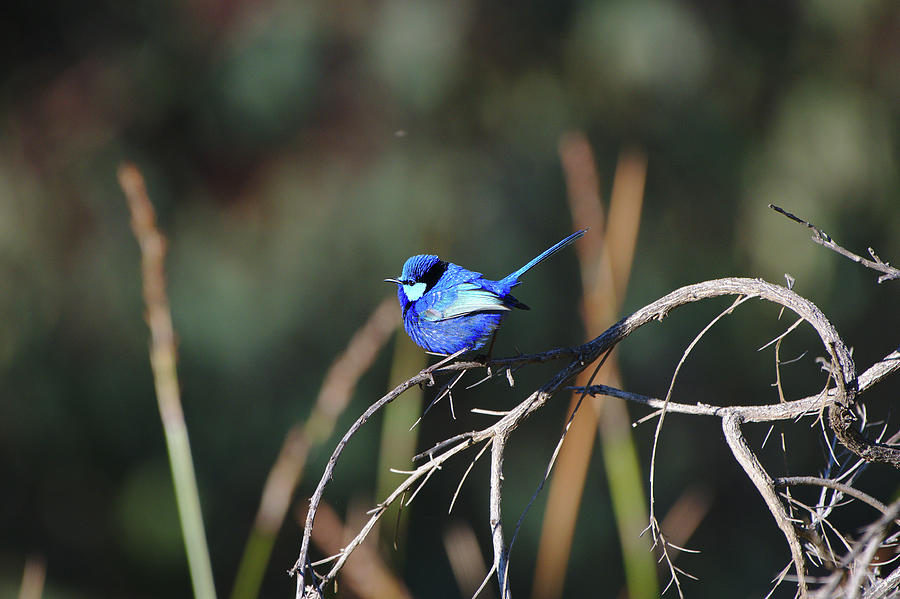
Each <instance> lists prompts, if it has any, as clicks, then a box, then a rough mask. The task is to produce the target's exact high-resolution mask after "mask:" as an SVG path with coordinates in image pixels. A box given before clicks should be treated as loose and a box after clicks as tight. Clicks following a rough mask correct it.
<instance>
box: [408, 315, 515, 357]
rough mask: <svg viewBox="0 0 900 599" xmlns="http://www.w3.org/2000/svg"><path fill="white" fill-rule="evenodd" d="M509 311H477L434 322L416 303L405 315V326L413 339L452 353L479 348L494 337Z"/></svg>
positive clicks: (424, 344)
mask: <svg viewBox="0 0 900 599" xmlns="http://www.w3.org/2000/svg"><path fill="white" fill-rule="evenodd" d="M504 314H505V312H499V311H498V312H477V313H475V314H467V315H465V316H457V317H456V318H450V319H448V320H440V321H430V320H428V319H426V318H424V317H422V315H421V314H420V313H419V311H418V310H417V309H416V306H415V305H414V304H410V307H409V309H407V310H406V313H405V314H404V316H403V328H405V329H406V333H407V334H408V335H409V336H410V337H411V338H412V340H413V341H414V342H415V343H416V344H417V345H419V346H421V347H423V348H425V349H426V350H427V351H430V352H433V353H436V354H452V353H455V352H458V351H459V350H461V349H478V348H480V347H484V345H485V344H486V343H487V342H488V341H489V340H490V339H491V337H492V336H493V334H494V331H496V330H497V327H499V326H500V322H501V321H502V320H503V316H504Z"/></svg>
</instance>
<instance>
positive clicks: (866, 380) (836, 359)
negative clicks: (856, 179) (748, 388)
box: [291, 278, 900, 599]
mask: <svg viewBox="0 0 900 599" xmlns="http://www.w3.org/2000/svg"><path fill="white" fill-rule="evenodd" d="M725 295H732V296H738V297H739V298H759V299H762V300H765V301H768V302H772V303H774V304H777V305H780V306H783V307H785V308H787V309H789V310H791V311H793V312H795V313H796V314H797V315H798V316H799V317H800V318H801V319H803V320H805V321H807V322H808V323H810V325H811V326H812V327H813V328H814V329H815V330H816V332H817V333H818V335H819V337H820V339H821V341H822V343H823V346H824V347H825V350H826V352H827V353H828V355H829V361H830V366H829V368H828V371H829V381H830V384H829V385H827V386H826V388H825V389H824V390H823V391H822V392H821V393H818V394H816V395H814V396H810V397H806V398H803V399H798V400H793V401H783V402H779V403H778V404H772V405H754V406H715V405H710V404H702V403H698V404H695V405H687V404H680V403H677V402H672V401H670V398H669V397H667V398H666V400H657V399H653V398H649V397H644V396H640V395H637V394H633V393H628V392H625V391H621V390H618V389H612V388H609V387H604V386H599V385H598V386H589V387H585V388H582V389H580V390H582V391H583V392H585V393H588V394H591V395H607V396H612V397H619V398H622V399H626V400H629V401H635V402H638V403H643V404H645V405H648V406H650V407H652V408H655V409H656V410H657V412H655V413H654V415H656V416H659V417H660V418H662V417H663V415H664V414H665V413H666V412H680V413H684V414H694V415H706V416H716V417H719V418H721V419H722V427H723V431H724V432H725V435H726V440H727V442H728V445H729V447H730V449H731V451H732V453H733V454H734V456H735V459H736V460H737V461H738V463H739V464H740V465H741V466H742V468H743V469H744V471H745V472H746V473H747V475H748V477H749V478H750V480H751V481H752V482H753V484H754V485H755V486H756V488H757V490H758V492H759V493H760V495H761V496H762V498H763V500H764V502H765V503H766V505H767V507H768V508H769V511H770V512H771V513H772V515H773V517H774V518H775V521H776V524H777V525H778V527H779V528H780V529H781V530H782V532H783V534H784V536H785V538H786V540H787V542H788V546H789V548H790V553H791V556H792V562H793V567H794V570H795V572H796V575H797V580H798V587H799V592H800V594H801V596H803V597H808V596H809V590H808V587H809V582H808V581H807V576H806V564H805V558H804V550H803V543H802V541H801V536H800V535H798V533H797V530H796V523H795V521H794V519H793V518H791V516H790V514H789V511H788V509H789V508H788V507H785V504H784V503H783V502H782V500H781V499H780V498H779V496H778V494H777V492H776V481H775V480H773V478H772V477H771V476H770V475H769V474H768V473H767V472H766V470H765V469H764V468H763V466H762V465H761V464H760V462H759V460H758V459H757V457H756V456H755V454H754V453H753V450H752V449H751V448H750V447H749V445H748V444H747V442H746V440H745V439H744V437H743V435H742V432H741V425H742V424H743V423H746V422H771V421H777V420H788V419H792V418H797V417H800V416H803V415H806V414H819V413H821V411H823V410H826V409H827V410H828V413H829V418H828V424H829V425H830V427H831V430H832V431H833V432H834V435H835V438H836V439H837V440H838V441H839V442H840V443H841V444H842V445H843V446H844V447H846V448H847V449H848V450H849V451H851V452H852V453H854V454H856V455H857V456H859V458H861V460H864V461H866V462H872V463H884V464H889V465H891V466H893V467H895V468H898V467H900V449H898V448H896V447H893V446H891V445H889V444H884V443H881V442H879V441H878V440H870V439H868V438H867V437H866V436H865V434H864V433H863V432H862V427H861V426H860V421H861V416H860V414H861V406H860V404H859V402H858V398H859V395H860V394H861V393H862V392H864V391H865V390H867V389H869V388H871V386H873V385H874V384H876V383H877V382H879V381H880V380H883V379H884V378H885V377H887V376H888V375H890V374H891V373H893V372H896V371H897V370H898V369H900V352H898V351H894V352H891V353H890V354H888V356H886V357H885V358H884V359H883V360H881V361H879V362H878V363H877V364H876V365H874V366H872V367H871V368H869V369H868V370H867V371H866V372H865V373H864V374H863V375H862V376H860V377H857V373H856V367H855V365H854V362H853V358H852V356H851V353H850V351H849V349H848V348H847V346H846V344H845V343H844V342H843V340H842V339H841V338H840V336H839V335H838V333H837V331H836V330H835V328H834V327H833V326H832V324H831V323H830V322H829V321H828V319H827V318H826V317H825V316H824V315H823V314H822V312H821V311H820V310H819V309H818V308H817V307H816V306H815V305H814V304H813V303H812V302H810V301H809V300H807V299H805V298H803V297H801V296H799V295H797V294H796V293H795V292H793V291H791V290H790V289H787V288H785V287H782V286H779V285H774V284H771V283H767V282H765V281H762V280H759V279H748V278H724V279H717V280H712V281H705V282H703V283H697V284H695V285H688V286H686V287H682V288H680V289H678V290H676V291H673V292H672V293H669V294H668V295H666V296H664V297H662V298H660V299H658V300H656V301H655V302H653V303H651V304H649V305H647V306H645V307H643V308H641V309H640V310H638V311H636V312H634V313H633V314H631V315H630V316H628V317H626V318H623V319H622V320H620V321H619V322H617V323H616V324H614V325H613V326H611V327H610V328H609V329H607V330H606V331H605V332H604V333H603V334H602V335H600V336H599V337H597V338H595V339H593V340H592V341H590V342H588V343H585V344H583V345H579V346H574V347H569V348H561V349H555V350H552V351H548V352H543V353H539V354H531V355H521V356H515V357H510V358H504V359H498V360H491V361H490V362H489V363H488V364H485V363H483V362H479V361H471V360H468V361H467V360H456V361H454V360H455V359H456V358H458V357H459V356H451V357H450V358H448V359H447V360H443V361H441V362H439V363H438V364H435V365H434V366H432V367H430V368H427V369H425V370H423V371H421V372H420V373H418V374H417V375H416V376H414V377H412V378H410V379H409V380H407V381H405V382H404V383H402V384H400V385H398V386H397V387H396V388H394V389H393V390H392V391H390V392H389V393H388V394H386V395H385V396H384V397H382V398H381V399H379V400H378V401H376V402H375V403H374V404H372V406H370V407H369V408H368V409H367V410H366V411H365V412H364V413H363V414H362V415H361V416H360V417H359V419H357V421H356V422H355V423H354V424H353V426H351V428H350V430H349V431H348V432H347V433H346V434H345V435H344V437H343V438H342V439H341V440H340V442H339V443H338V445H337V447H336V448H335V450H334V453H333V454H332V456H331V458H330V459H329V461H328V464H327V466H326V468H325V472H324V474H323V476H322V478H321V480H320V481H319V484H318V485H317V487H316V489H315V492H314V493H313V495H312V498H311V500H310V506H309V510H308V512H307V518H306V524H305V527H304V534H303V540H302V543H301V549H300V555H299V557H298V559H297V562H296V564H295V565H294V567H293V568H292V570H291V573H292V574H294V575H296V577H297V587H296V597H297V599H302V598H304V597H306V598H310V599H311V598H313V597H321V596H322V595H323V591H322V589H323V587H324V585H325V584H327V583H328V582H329V581H331V580H333V579H334V578H335V577H336V576H337V573H338V572H339V570H340V568H341V566H342V565H343V564H344V562H345V561H346V559H347V557H348V556H349V555H350V553H351V552H352V551H353V550H354V549H355V548H356V547H358V546H359V544H360V543H361V542H362V540H363V539H364V538H365V537H366V535H368V533H369V531H371V530H372V528H373V527H374V525H375V523H376V522H377V521H378V519H379V518H380V517H381V516H382V514H384V512H385V510H386V509H387V507H388V506H389V505H391V504H392V503H394V502H395V501H397V500H398V499H400V498H402V497H404V496H406V495H407V492H411V495H410V496H409V499H407V500H406V503H407V504H408V503H409V502H411V501H412V500H413V499H414V498H415V495H416V493H417V492H418V490H419V489H421V488H422V486H424V485H425V484H426V483H427V481H428V479H429V478H430V477H431V476H432V475H433V474H434V473H435V472H436V471H437V470H439V469H440V468H441V467H442V465H443V464H444V463H446V462H447V461H448V460H450V459H451V458H453V457H455V456H456V455H458V454H460V453H462V452H463V451H465V450H467V449H469V448H471V447H474V446H476V445H482V444H486V443H488V444H490V447H491V475H490V479H491V485H490V487H491V491H490V498H489V506H490V522H489V525H490V530H491V538H492V545H493V555H494V559H493V567H492V568H491V573H493V574H495V575H496V577H497V580H498V583H499V586H500V589H501V596H502V597H504V598H508V597H510V596H511V589H510V582H509V579H508V576H507V574H508V568H509V546H508V545H507V544H506V543H505V541H504V536H503V519H502V511H501V502H502V501H501V500H502V486H501V483H502V480H503V458H504V452H505V448H506V441H507V439H508V438H509V437H510V435H511V434H513V432H514V431H515V430H516V428H518V426H519V425H520V424H521V423H522V422H523V421H524V420H525V419H526V418H528V417H529V416H530V415H532V414H533V413H535V412H536V411H537V410H539V409H541V408H542V407H543V406H544V405H545V404H546V403H547V401H549V399H550V398H551V397H552V396H553V395H554V393H556V392H557V391H559V390H560V389H563V388H566V385H569V384H570V383H571V381H572V380H573V379H574V378H575V377H576V376H577V375H578V374H579V373H580V372H582V371H583V370H585V369H586V368H588V367H589V366H590V365H591V364H593V363H594V362H595V361H596V360H597V359H598V358H599V357H600V356H601V355H602V354H603V353H604V352H607V351H608V350H609V349H611V348H612V347H614V346H615V345H616V344H618V343H619V342H621V341H622V340H623V339H625V338H626V337H628V336H629V335H630V334H631V333H633V332H634V331H635V330H637V329H638V328H640V327H642V326H644V325H646V324H648V323H650V322H654V321H661V320H662V319H664V318H665V316H666V315H667V314H668V313H669V312H670V311H672V310H674V309H675V308H678V307H679V306H683V305H685V304H689V303H692V302H696V301H699V300H704V299H709V298H714V297H719V296H725ZM551 360H564V361H565V362H566V363H565V365H564V366H563V367H562V368H560V369H559V370H558V371H557V372H556V373H555V374H554V375H553V376H552V377H551V378H550V379H549V380H548V381H547V382H546V383H545V384H544V385H542V386H541V387H540V388H538V389H537V390H535V391H534V392H532V393H531V394H529V395H528V396H527V397H526V398H525V399H524V400H522V401H521V402H520V403H519V404H518V405H516V406H515V407H514V408H512V409H511V410H509V411H508V412H505V413H502V414H498V416H499V419H498V420H497V421H496V422H494V424H492V425H491V426H488V427H486V428H483V429H481V430H476V431H470V432H467V433H463V434H460V435H456V436H454V437H451V438H449V439H446V440H444V441H441V442H438V443H437V444H435V445H434V446H433V447H432V449H431V450H429V451H427V452H425V453H423V454H421V455H420V456H419V457H420V458H421V459H422V460H425V461H424V462H423V463H422V464H421V465H419V466H418V467H417V468H416V469H414V470H411V471H407V472H404V474H405V475H406V478H405V479H404V480H403V482H401V483H400V484H399V485H398V486H397V487H396V489H394V491H393V492H392V493H391V494H390V495H389V496H388V497H387V498H386V499H385V500H384V501H382V502H381V503H379V504H378V505H377V506H376V507H375V508H374V509H373V510H372V511H371V512H370V519H369V521H368V522H367V523H366V524H365V525H364V526H363V527H362V529H361V530H360V532H359V533H358V534H357V536H356V537H354V538H353V539H352V540H351V541H350V542H349V543H348V544H347V545H346V546H345V547H344V548H343V549H342V550H341V551H340V552H339V553H338V554H336V555H334V556H331V557H330V558H327V559H326V560H322V561H321V562H318V563H317V564H313V563H311V562H310V561H309V540H310V535H311V532H312V528H313V526H314V523H315V515H316V511H317V509H318V507H319V503H320V502H321V500H322V496H323V494H324V490H325V487H326V486H327V484H328V482H329V481H330V480H331V477H332V475H333V472H334V468H335V466H336V464H337V461H338V459H339V458H340V455H341V453H342V452H343V450H344V448H345V446H346V445H347V443H348V442H349V441H350V439H351V437H352V436H353V435H354V434H355V432H356V431H358V430H359V428H360V427H361V426H362V425H363V424H365V422H367V421H368V420H369V418H371V417H372V415H373V414H375V413H376V412H377V411H378V410H380V409H381V408H382V407H383V406H385V405H387V404H388V403H390V402H391V401H393V400H395V399H396V398H397V397H399V396H400V395H402V393H403V392H405V391H406V390H408V389H409V388H411V387H412V386H414V385H422V384H434V377H435V375H438V374H442V373H452V372H459V371H465V370H468V369H473V368H484V367H485V366H486V367H487V368H488V375H489V376H502V375H506V376H508V377H510V378H511V376H512V372H513V371H514V369H516V368H519V367H521V366H524V365H526V364H532V363H540V362H548V361H551ZM476 459H477V458H476ZM784 484H785V483H784V481H780V482H779V485H784ZM889 523H890V519H889V520H888V524H889ZM886 526H887V525H886ZM872 538H875V537H874V536H873V537H872ZM882 539H883V537H879V544H880V543H881V541H882ZM866 542H874V541H871V540H869V541H866ZM325 563H331V564H332V566H331V568H330V570H329V571H328V572H327V573H324V574H322V573H319V572H317V571H316V567H317V566H320V565H323V564H325ZM673 568H674V567H673ZM491 573H489V574H488V576H490V575H491ZM674 575H675V569H673V576H674ZM679 592H680V585H679Z"/></svg>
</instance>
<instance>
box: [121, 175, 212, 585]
mask: <svg viewBox="0 0 900 599" xmlns="http://www.w3.org/2000/svg"><path fill="white" fill-rule="evenodd" d="M119 185H121V187H122V191H124V192H125V197H126V198H127V200H128V207H129V209H130V210H131V227H132V229H133V230H134V235H135V237H136V238H137V241H138V244H139V245H140V248H141V274H142V277H143V282H144V302H145V303H146V307H147V312H146V319H147V325H148V326H149V328H150V365H151V367H152V369H153V381H154V384H155V386H156V400H157V403H158V405H159V415H160V419H161V420H162V425H163V433H164V435H165V438H166V448H167V449H168V452H169V467H170V468H171V470H172V480H173V483H174V486H175V500H176V502H177V505H178V517H179V519H180V521H181V531H182V534H183V535H184V545H185V550H186V551H187V558H188V567H189V569H190V573H191V583H192V584H193V587H194V597H197V598H199V599H214V598H215V596H216V590H215V585H214V584H213V575H212V566H211V564H210V559H209V549H208V548H207V545H206V532H205V530H204V528H203V514H202V511H201V509H200V495H199V493H198V491H197V478H196V476H195V474H194V462H193V460H192V458H191V445H190V441H189V440H188V432H187V425H186V424H185V422H184V412H183V411H182V409H181V395H180V391H179V388H178V374H177V370H176V366H175V364H176V352H175V332H174V329H173V327H172V314H171V311H170V309H169V300H168V297H167V296H166V278H165V270H164V259H165V254H166V240H165V238H164V237H163V236H162V234H161V233H160V232H159V230H158V229H157V228H156V214H155V212H154V210H153V205H152V204H151V203H150V198H149V197H147V189H146V186H145V185H144V178H143V176H142V175H141V173H140V171H139V170H138V169H137V167H136V166H134V165H133V164H123V165H122V166H120V167H119Z"/></svg>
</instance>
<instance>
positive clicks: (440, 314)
mask: <svg viewBox="0 0 900 599" xmlns="http://www.w3.org/2000/svg"><path fill="white" fill-rule="evenodd" d="M454 290H455V291H456V298H455V299H454V300H453V301H451V302H450V303H449V304H448V305H446V306H441V305H433V306H431V307H429V308H428V309H427V310H424V311H423V312H422V317H423V318H425V320H430V321H433V322H434V321H440V320H447V319H449V318H456V317H457V316H465V315H466V314H472V313H473V312H485V311H498V310H507V311H508V310H511V308H510V307H509V306H507V305H506V304H505V303H504V302H503V299H502V298H501V297H500V296H499V295H497V294H496V293H494V292H493V291H488V290H487V289H484V288H483V287H481V286H480V285H476V284H474V283H461V284H459V285H457V286H456V287H455V288H454ZM444 293H446V292H444ZM437 304H440V302H437Z"/></svg>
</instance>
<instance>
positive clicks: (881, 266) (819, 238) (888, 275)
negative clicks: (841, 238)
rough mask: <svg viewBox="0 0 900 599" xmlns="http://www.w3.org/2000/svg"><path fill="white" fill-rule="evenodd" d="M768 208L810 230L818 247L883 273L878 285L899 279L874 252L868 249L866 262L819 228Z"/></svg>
mask: <svg viewBox="0 0 900 599" xmlns="http://www.w3.org/2000/svg"><path fill="white" fill-rule="evenodd" d="M769 208H771V209H772V210H774V211H775V212H778V213H780V214H783V215H785V216H786V217H788V218H789V219H791V220H792V221H794V222H797V223H800V224H801V225H806V226H807V227H808V228H809V229H812V232H813V236H812V240H813V241H815V242H816V243H818V244H819V245H821V246H823V247H826V248H828V249H829V250H832V251H834V252H837V253H838V254H840V255H841V256H844V257H845V258H849V259H850V260H853V261H854V262H856V263H857V264H862V265H863V266H865V267H866V268H871V269H872V270H877V271H878V272H881V273H884V274H883V275H881V276H880V277H878V282H879V283H884V282H885V281H890V280H892V279H900V269H897V268H894V267H893V266H891V265H890V264H889V263H888V262H884V261H882V260H881V258H879V257H878V255H877V254H876V253H875V251H874V250H873V249H872V248H869V255H870V256H872V260H868V259H866V258H863V257H862V256H860V255H859V254H854V253H853V252H851V251H850V250H848V249H845V248H843V247H841V246H839V245H838V244H836V243H835V242H834V240H833V239H832V238H831V236H830V235H828V233H826V232H825V231H823V230H822V229H820V228H819V227H817V226H815V225H814V224H812V223H810V222H808V221H805V220H803V219H802V218H800V217H799V216H796V215H793V214H791V213H790V212H788V211H787V210H785V209H783V208H779V207H778V206H775V205H774V204H769Z"/></svg>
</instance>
